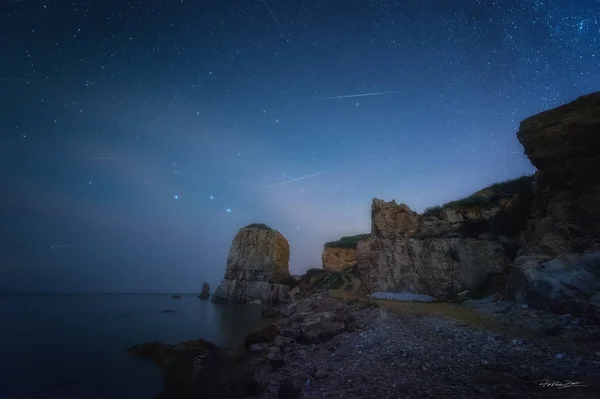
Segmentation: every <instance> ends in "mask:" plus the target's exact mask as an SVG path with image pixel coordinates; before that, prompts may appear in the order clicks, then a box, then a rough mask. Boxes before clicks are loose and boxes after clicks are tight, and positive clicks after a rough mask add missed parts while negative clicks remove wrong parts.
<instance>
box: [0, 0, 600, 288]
mask: <svg viewBox="0 0 600 399" xmlns="http://www.w3.org/2000/svg"><path fill="white" fill-rule="evenodd" d="M0 49H1V56H0V190H1V191H0V194H1V197H0V198H1V200H0V203H1V205H0V212H1V214H0V216H1V218H2V219H1V221H0V240H1V241H0V291H19V292H34V291H44V292H173V291H178V292H198V291H199V290H200V288H201V285H202V282H203V281H205V280H206V281H208V282H210V283H211V285H212V286H213V288H215V285H216V284H218V282H219V280H220V279H221V278H222V276H223V273H224V270H225V264H226V260H227V252H228V250H229V246H230V244H231V240H232V239H233V237H234V236H235V234H236V232H237V231H238V229H239V228H241V227H243V226H245V225H247V224H249V223H254V222H257V223H266V224H268V225H269V226H271V227H273V228H275V229H277V230H278V231H280V232H281V233H282V234H284V235H285V236H286V238H287V239H288V241H289V243H290V246H291V260H290V268H291V271H292V273H298V274H299V273H301V272H303V271H304V270H306V269H307V268H309V267H319V266H320V262H321V261H320V254H321V251H322V248H323V247H322V246H323V243H324V242H326V241H330V240H335V239H338V238H339V237H341V236H343V235H352V234H358V233H364V232H369V230H370V206H371V200H372V198H373V197H377V198H383V199H386V200H392V199H396V200H397V201H398V202H404V203H406V204H408V205H409V206H410V207H411V208H412V209H414V210H416V211H419V212H421V211H423V209H424V208H426V207H428V206H433V205H436V204H440V203H444V202H447V201H450V200H453V199H457V198H459V197H463V196H465V195H468V194H470V193H472V192H474V191H476V190H478V189H480V188H482V187H484V186H486V185H489V184H491V183H493V182H495V181H499V180H505V179H508V178H513V177H517V176H520V175H522V174H525V173H531V172H532V171H533V167H532V166H531V165H530V163H529V161H528V160H527V158H526V157H525V156H524V155H523V150H522V147H521V146H520V144H519V143H518V141H517V140H516V136H515V134H516V131H517V129H518V124H519V122H520V121H521V120H522V119H524V118H525V117H527V116H529V115H532V114H535V113H538V112H540V111H542V110H545V109H548V108H552V107H554V106H557V105H559V104H561V103H565V102H568V101H571V100H573V99H575V98H576V97H577V96H580V95H583V94H587V93H589V92H592V91H596V90H598V89H600V1H598V0H574V1H566V0H564V1H563V0H553V1H550V0H539V1H538V0H528V1H514V0H495V1H492V0H490V1H483V0H480V1H477V0H438V1H427V0H418V1H384V0H379V1H377V0H373V1H368V0H361V1H358V0H343V1H342V0H340V1H324V0H265V1H263V0H256V1H255V0H244V1H233V0H218V1H217V0H207V1H188V0H182V1H138V2H128V1H116V0H113V1H106V0H105V1H96V0H94V1H92V0H89V1H74V2H71V1H63V0H47V1H36V0H33V1H29V0H28V1H25V0H23V1H16V0H8V1H7V0H0Z"/></svg>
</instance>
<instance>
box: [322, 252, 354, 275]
mask: <svg viewBox="0 0 600 399" xmlns="http://www.w3.org/2000/svg"><path fill="white" fill-rule="evenodd" d="M321 260H322V261H323V269H326V270H330V271H341V270H344V269H347V268H349V267H352V266H354V265H356V249H354V248H333V247H325V248H324V249H323V254H322V255H321Z"/></svg>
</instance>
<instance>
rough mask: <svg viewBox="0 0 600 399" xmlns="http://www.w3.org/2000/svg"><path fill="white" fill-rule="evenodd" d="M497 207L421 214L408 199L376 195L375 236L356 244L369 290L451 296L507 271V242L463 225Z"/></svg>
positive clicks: (373, 210) (483, 217)
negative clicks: (387, 199) (397, 201)
mask: <svg viewBox="0 0 600 399" xmlns="http://www.w3.org/2000/svg"><path fill="white" fill-rule="evenodd" d="M493 209H494V208H493V207H490V208H489V209H486V210H485V211H483V210H479V209H462V210H453V211H450V210H446V211H445V212H439V213H434V214H430V215H425V216H419V215H418V214H417V213H415V212H413V211H412V210H411V209H410V208H409V207H408V206H407V205H405V204H400V205H398V204H396V202H395V201H391V202H385V201H383V200H380V199H373V203H372V207H371V215H372V227H371V238H369V239H367V240H364V241H360V242H359V243H358V245H357V262H358V268H359V273H360V275H361V279H362V280H363V284H364V287H365V288H366V290H367V291H368V292H375V291H381V292H413V293H417V294H425V295H431V296H433V297H434V298H436V299H438V300H447V299H451V298H452V297H454V296H455V295H456V294H457V293H458V292H461V291H464V290H476V289H478V288H480V287H482V286H483V285H485V284H487V283H488V282H489V281H490V279H492V277H493V276H495V275H502V274H504V273H506V272H507V268H508V261H509V258H508V255H507V249H506V246H505V245H503V244H502V243H501V242H500V241H498V240H493V239H491V238H489V237H487V236H486V235H485V234H484V232H481V233H478V232H476V231H469V228H466V227H465V226H467V225H468V224H469V223H474V224H477V222H478V221H484V222H486V223H488V222H489V220H490V219H491V218H492V216H493V215H494V211H493ZM499 210H500V207H499V206H498V207H497V211H496V213H497V212H499ZM464 230H467V232H466V233H465V231H464Z"/></svg>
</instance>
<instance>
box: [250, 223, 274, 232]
mask: <svg viewBox="0 0 600 399" xmlns="http://www.w3.org/2000/svg"><path fill="white" fill-rule="evenodd" d="M244 228H245V229H260V230H272V231H276V230H275V229H272V228H270V227H269V226H267V225H266V224H264V223H252V224H249V225H248V226H246V227H244Z"/></svg>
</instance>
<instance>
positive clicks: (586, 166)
mask: <svg viewBox="0 0 600 399" xmlns="http://www.w3.org/2000/svg"><path fill="white" fill-rule="evenodd" d="M517 138H518V139H519V141H520V142H521V144H522V145H523V147H524V148H525V154H526V155H527V157H528V158H529V160H530V161H531V163H532V164H533V165H534V166H535V167H536V168H537V169H538V171H537V172H536V174H535V179H534V184H533V193H534V203H533V208H532V212H531V215H530V217H529V221H528V225H527V229H526V230H525V231H524V232H523V234H522V235H521V237H520V245H521V247H522V249H521V251H520V252H519V255H521V256H520V257H518V258H517V259H516V260H515V267H514V269H513V272H512V274H511V279H512V281H511V283H512V284H511V289H510V292H511V293H512V294H513V295H514V298H515V299H517V300H521V301H525V302H528V303H530V304H532V305H533V306H537V307H546V306H548V307H555V308H557V309H558V310H559V311H561V312H564V311H569V312H571V313H579V312H581V311H582V309H583V308H588V306H587V304H586V305H585V306H584V302H586V301H590V300H592V298H594V297H595V298H597V297H598V293H599V292H600V245H599V244H600V92H596V93H592V94H589V95H587V96H582V97H579V98H577V99H576V100H575V101H572V102H571V103H568V104H565V105H563V106H560V107H557V108H554V109H552V110H549V111H546V112H542V113H540V114H538V115H535V116H532V117H530V118H527V119H525V120H524V121H523V122H521V125H520V128H519V132H518V134H517Z"/></svg>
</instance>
